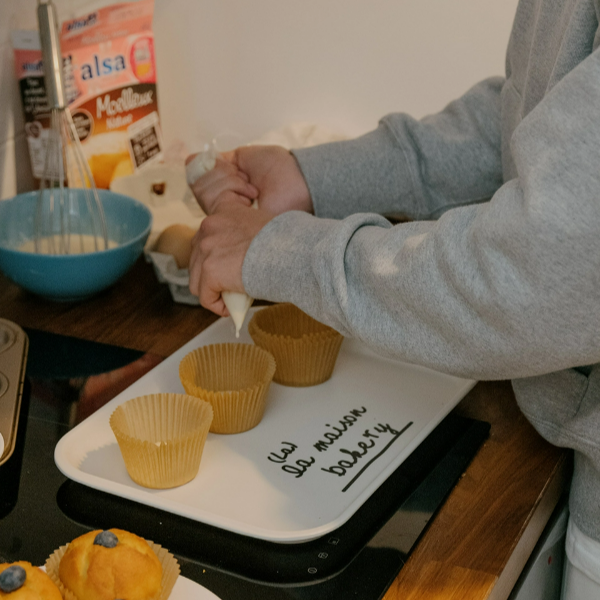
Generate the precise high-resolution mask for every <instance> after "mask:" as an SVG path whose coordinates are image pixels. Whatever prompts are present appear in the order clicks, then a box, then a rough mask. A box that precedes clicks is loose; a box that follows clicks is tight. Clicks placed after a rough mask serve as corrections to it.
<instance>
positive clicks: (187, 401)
mask: <svg viewBox="0 0 600 600" xmlns="http://www.w3.org/2000/svg"><path fill="white" fill-rule="evenodd" d="M212 419H213V409H212V406H211V405H210V404H209V403H208V402H204V401H202V400H200V399H199V398H195V397H192V396H188V395H186V394H150V395H148V396H139V397H138V398H133V399H131V400H128V401H127V402H125V403H124V404H121V405H120V406H118V407H117V408H116V409H115V410H114V412H113V413H112V415H111V416H110V421H109V422H110V427H111V429H112V430H113V433H114V434H115V437H116V438H117V442H118V444H119V448H120V450H121V455H122V456H123V460H124V461H125V467H126V468H127V472H128V473H129V476H130V477H131V479H133V481H135V482H136V483H137V484H139V485H142V486H144V487H148V488H155V489H164V488H172V487H176V486H179V485H183V484H184V483H187V482H188V481H191V480H192V479H193V478H194V477H195V476H196V475H197V474H198V469H199V468H200V460H201V459H202V451H203V450H204V444H205V442H206V436H207V435H208V431H209V429H210V425H211V422H212Z"/></svg>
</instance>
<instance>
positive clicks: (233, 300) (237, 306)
mask: <svg viewBox="0 0 600 600" xmlns="http://www.w3.org/2000/svg"><path fill="white" fill-rule="evenodd" d="M221 296H222V298H223V302H225V306H226V307H227V310H228V311H229V314H230V315H231V318H232V320H233V323H234V325H235V337H236V338H239V337H240V329H241V328H242V325H243V324H244V319H245V318H246V315H247V314H248V310H249V309H250V307H251V306H252V302H254V300H253V299H252V298H250V296H248V295H247V294H242V293H240V292H222V294H221Z"/></svg>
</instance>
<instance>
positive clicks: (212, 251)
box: [189, 202, 274, 317]
mask: <svg viewBox="0 0 600 600" xmlns="http://www.w3.org/2000/svg"><path fill="white" fill-rule="evenodd" d="M273 217H274V215H273V214H272V213H269V212H268V211H265V210H260V209H259V210H254V209H253V208H250V207H248V206H245V205H243V204H241V203H239V202H217V204H216V209H215V212H214V213H213V214H211V215H209V216H207V217H205V218H204V220H203V221H202V223H201V224H200V228H199V229H198V232H197V233H196V235H195V236H194V238H193V239H192V255H191V258H190V266H189V269H190V284H189V287H190V292H191V293H192V294H194V295H197V296H198V298H199V300H200V304H201V305H202V306H204V307H205V308H208V309H209V310H211V311H212V312H214V313H216V314H218V315H220V316H222V317H227V316H229V312H228V311H227V308H226V307H225V303H224V302H223V299H222V298H221V292H245V290H244V284H243V283H242V265H243V263H244V258H245V256H246V252H247V251H248V248H249V247H250V243H251V242H252V240H253V239H254V237H255V236H256V235H257V234H258V232H259V231H260V230H261V229H262V228H263V227H264V226H265V225H266V224H267V223H268V222H269V221H270V220H271V219H272V218H273Z"/></svg>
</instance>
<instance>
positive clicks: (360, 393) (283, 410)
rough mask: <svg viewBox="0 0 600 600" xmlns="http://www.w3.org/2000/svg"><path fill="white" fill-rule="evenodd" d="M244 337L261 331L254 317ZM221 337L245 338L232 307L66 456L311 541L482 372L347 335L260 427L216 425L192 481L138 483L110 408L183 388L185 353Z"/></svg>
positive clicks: (341, 519)
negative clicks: (443, 365) (453, 372)
mask: <svg viewBox="0 0 600 600" xmlns="http://www.w3.org/2000/svg"><path fill="white" fill-rule="evenodd" d="M255 310H260V309H256V308H254V309H251V311H250V313H249V315H248V318H247V319H249V318H250V317H251V315H252V313H253V312H254V311H255ZM237 341H238V342H246V343H252V340H251V338H250V336H249V334H248V331H247V328H246V327H244V329H243V330H242V332H240V338H239V340H237ZM218 342H236V338H235V333H234V329H233V324H232V322H231V319H219V320H218V321H217V322H215V323H214V324H213V325H211V326H210V327H209V328H207V329H206V330H205V331H203V332H202V333H201V334H200V335H198V336H197V337H195V338H194V339H192V340H191V341H190V342H188V343H187V344H186V345H184V346H183V347H182V348H180V349H179V350H178V351H177V352H175V353H174V354H172V355H171V356H170V357H168V358H167V359H165V360H164V361H163V362H162V363H161V364H159V365H158V366H157V367H155V368H154V369H153V370H152V371H150V372H149V373H147V374H146V375H144V376H143V377H142V378H141V379H139V380H138V381H137V382H136V383H134V384H133V385H132V386H130V387H129V388H128V389H126V390H125V391H123V392H122V393H121V394H119V395H118V396H116V397H115V398H114V399H113V400H111V401H110V402H109V403H108V404H106V405H105V406H104V407H102V408H101V409H99V410H98V411H97V412H95V413H94V414H93V415H91V416H90V417H88V418H87V419H86V420H85V421H83V422H82V423H81V424H79V425H78V426H77V427H75V428H74V429H72V430H71V431H70V432H69V433H67V434H66V435H65V436H64V437H63V438H62V439H61V440H60V441H59V443H58V445H57V446H56V451H55V461H56V464H57V466H58V468H59V469H60V470H61V471H62V472H63V473H64V474H65V475H66V476H67V477H69V478H70V479H73V480H74V481H78V482H79V483H82V484H84V485H87V486H89V487H92V488H95V489H98V490H102V491H105V492H109V493H112V494H115V495H118V496H121V497H123V498H128V499H130V500H135V501H137V502H141V503H142V504H147V505H150V506H154V507H157V508H159V509H163V510H166V511H169V512H171V513H175V514H178V515H181V516H184V517H187V518H190V519H193V520H196V521H200V522H204V523H208V524H210V525H214V526H216V527H220V528H223V529H227V530H229V531H233V532H236V533H241V534H243V535H247V536H251V537H255V538H259V539H265V540H270V541H275V542H300V541H307V540H310V539H314V538H317V537H320V536H323V535H325V534H326V533H328V532H330V531H332V530H334V529H336V528H338V527H339V526H341V525H342V524H343V523H345V522H346V521H347V520H348V519H349V518H350V517H351V516H352V515H353V514H354V513H355V512H356V510H357V509H358V508H359V507H360V506H361V505H362V504H363V502H364V501H365V500H366V499H367V498H368V497H369V496H370V495H371V494H372V493H373V491H374V490H376V489H377V488H378V487H379V485H380V484H381V483H383V481H385V479H386V478H387V477H388V476H389V475H390V474H391V473H392V472H393V471H394V470H395V469H396V468H397V467H398V466H399V465H400V464H401V463H402V462H403V461H404V460H405V459H406V458H407V457H408V456H409V455H410V453H411V452H412V451H413V450H414V449H415V448H416V447H417V446H418V445H419V444H420V443H421V442H422V441H423V440H424V439H425V438H426V437H427V435H428V434H429V433H430V432H431V431H432V430H433V429H434V427H435V426H436V425H437V424H438V423H439V422H440V421H441V420H442V419H443V418H444V417H445V416H446V415H447V414H448V413H449V412H450V410H452V408H453V407H454V406H456V404H457V403H458V402H459V401H460V399H461V398H462V397H463V396H464V395H465V394H466V393H467V392H468V391H469V390H470V389H471V388H472V387H473V385H474V383H475V382H474V381H472V380H465V379H459V378H457V377H451V376H448V375H444V374H442V373H438V372H435V371H431V370H429V369H424V368H421V367H416V366H413V365H408V364H406V363H402V362H399V361H394V360H390V359H387V358H383V357H381V356H379V355H376V354H374V353H372V352H371V351H369V350H368V349H367V348H366V347H365V346H364V345H362V344H361V343H359V342H357V341H355V340H349V339H345V340H344V342H343V344H342V348H341V350H340V354H339V356H338V360H337V363H336V366H335V369H334V372H333V376H332V378H331V379H330V380H329V381H326V382H325V383H322V384H320V385H317V386H312V387H307V388H292V387H285V386H282V385H278V384H275V383H273V384H271V387H270V389H269V396H268V403H267V408H266V410H265V415H264V417H263V419H262V421H261V422H260V424H259V425H258V426H257V427H255V428H254V429H252V430H250V431H247V432H244V433H241V434H237V435H217V434H209V436H208V440H207V442H206V446H205V449H204V454H203V457H202V463H201V465H200V471H199V473H198V475H197V477H196V478H195V479H194V480H193V481H191V482H190V483H188V484H186V485H183V486H181V487H178V488H173V489H168V490H151V489H147V488H144V487H141V486H139V485H137V484H135V483H134V482H133V481H132V480H131V479H130V478H129V476H128V474H127V471H126V469H125V464H124V463H123V459H122V457H121V454H120V451H119V447H118V445H117V442H116V440H115V437H114V435H113V433H112V431H111V429H110V426H109V424H108V420H109V417H110V415H111V413H112V412H113V411H114V409H115V408H116V407H117V406H118V405H119V404H122V403H123V402H125V401H127V400H129V399H131V398H133V397H136V396H140V395H144V394H149V393H156V392H175V393H183V391H184V390H183V386H182V385H181V382H180V381H179V363H180V361H181V359H182V358H183V357H184V356H185V355H186V354H187V353H188V352H190V351H191V350H193V349H194V348H197V347H199V346H202V345H206V344H211V343H218Z"/></svg>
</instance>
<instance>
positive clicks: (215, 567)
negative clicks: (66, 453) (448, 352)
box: [0, 330, 489, 600]
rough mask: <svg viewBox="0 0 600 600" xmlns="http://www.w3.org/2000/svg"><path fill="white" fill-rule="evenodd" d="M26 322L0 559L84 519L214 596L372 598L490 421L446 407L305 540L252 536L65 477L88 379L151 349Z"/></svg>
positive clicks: (25, 552)
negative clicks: (120, 532)
mask: <svg viewBox="0 0 600 600" xmlns="http://www.w3.org/2000/svg"><path fill="white" fill-rule="evenodd" d="M26 333H27V334H28V337H29V357H28V363H27V372H26V384H25V388H24V394H23V402H22V406H21V420H20V424H19V429H18V438H17V445H16V449H15V452H14V454H13V456H12V457H11V459H10V460H9V461H8V462H7V463H6V464H5V465H2V467H0V557H3V558H4V559H6V560H8V561H14V560H28V561H30V562H32V563H34V564H43V563H44V561H45V559H46V557H47V556H48V555H49V554H50V553H51V552H52V551H53V550H54V549H55V548H57V547H58V546H60V545H62V544H65V543H67V542H68V541H70V540H71V539H73V538H75V537H77V536H78V535H81V534H82V533H85V532H86V531H89V530H90V529H106V528H110V527H119V528H122V529H128V530H130V531H133V532H135V533H137V534H138V535H141V536H143V537H145V538H147V539H152V540H153V541H154V542H156V543H159V544H161V545H162V546H164V547H166V548H168V549H169V550H170V551H171V552H173V553H174V554H175V555H176V556H177V558H178V560H179V562H180V564H181V572H182V575H184V576H186V577H188V578H190V579H192V580H194V581H196V582H198V583H200V584H201V585H203V586H205V587H206V588H208V589H209V590H211V591H212V592H214V593H215V594H216V595H217V596H219V597H220V598H221V599H222V600H229V599H233V598H235V599H236V600H238V599H242V600H245V599H248V600H251V599H255V598H256V599H259V598H260V599H264V600H271V599H272V600H286V599H303V598H304V599H307V600H310V599H313V598H314V599H317V598H318V599H319V600H328V599H332V600H333V599H342V598H343V599H345V598H356V599H361V600H378V599H379V598H381V597H382V596H383V595H384V593H385V591H386V590H387V588H388V587H389V585H390V584H391V582H392V581H393V579H394V578H395V577H396V575H397V574H398V572H399V571H400V569H401V568H402V566H403V565H404V564H405V562H406V560H407V558H408V557H409V556H410V553H411V551H412V549H413V548H414V546H415V544H416V542H417V541H418V539H419V538H420V537H421V535H422V534H423V533H424V531H425V530H426V528H427V526H428V524H429V523H430V521H431V520H432V519H433V518H434V516H435V514H436V512H437V510H438V509H439V507H440V506H441V505H442V504H443V502H444V500H445V498H446V497H447V495H448V494H449V492H450V491H451V490H452V488H453V487H454V485H455V484H456V482H457V481H458V479H459V478H460V476H461V475H462V473H463V472H464V470H465V468H466V467H467V465H468V464H469V462H470V461H471V459H472V457H473V456H474V454H475V453H476V452H477V450H478V448H479V446H480V445H481V443H482V442H483V441H484V440H485V438H486V437H487V435H488V432H489V425H488V424H487V423H482V422H480V421H475V420H471V419H467V418H464V417H460V416H457V415H455V414H453V413H451V414H450V415H448V416H447V417H446V418H445V419H444V420H443V421H442V422H441V423H440V424H439V425H438V426H437V427H436V429H435V430H434V431H433V432H432V433H431V434H430V435H429V436H428V438H427V439H426V440H425V441H424V442H423V443H422V444H421V445H420V446H419V447H418V448H417V449H416V450H415V451H414V452H413V453H412V454H411V456H410V457H409V458H408V459H407V460H406V461H404V463H403V464H402V465H400V466H399V467H398V468H397V469H396V471H395V472H394V473H393V474H392V475H391V476H390V477H389V478H388V479H387V480H386V481H385V482H384V483H383V484H382V485H381V486H380V487H379V488H378V489H377V490H376V492H375V493H374V494H373V495H372V497H371V498H370V499H369V500H367V501H366V502H365V503H364V504H363V506H362V507H361V508H360V509H359V510H358V511H357V512H356V513H355V514H354V515H353V516H352V517H351V518H350V520H349V521H347V522H346V523H345V524H344V525H342V526H341V527H340V528H338V529H337V530H335V531H333V532H330V533H329V534H327V535H326V536H324V537H322V538H318V539H316V540H312V541H309V542H304V543H293V544H278V543H273V542H267V541H264V540H257V539H254V538H249V537H245V536H242V535H239V534H235V533H232V532H228V531H224V530H221V529H218V528H215V527H212V526H209V525H205V524H202V523H198V522H196V521H192V520H189V519H186V518H184V517H180V516H177V515H173V514H170V513H166V512H164V511H161V510H158V509H155V508H153V507H149V506H145V505H141V504H138V503H135V502H132V501H130V500H125V499H122V498H119V497H116V496H112V495H110V494H107V493H104V492H99V491H96V490H93V489H91V488H88V487H85V486H83V485H81V484H78V483H76V482H73V481H70V480H67V479H66V478H65V477H64V476H63V475H62V474H61V473H60V472H59V471H58V469H57V468H56V466H55V464H54V459H53V453H54V447H55V446H56V443H57V442H58V440H59V439H60V438H61V437H62V435H64V434H65V433H66V432H67V431H68V430H69V429H70V428H71V427H72V426H74V425H75V424H76V423H77V419H78V415H81V414H83V415H85V412H86V411H85V410H82V404H84V396H85V400H87V399H89V396H90V394H89V388H90V382H91V384H95V385H96V387H98V381H100V382H101V381H102V376H106V374H108V377H106V380H114V379H115V377H114V374H115V373H120V374H123V371H124V370H127V369H129V371H130V372H129V373H128V375H127V376H129V377H131V373H133V372H135V369H133V368H132V365H136V364H137V365H140V364H142V363H144V364H152V360H148V356H147V355H146V356H144V355H142V354H141V353H139V352H136V351H132V350H128V349H124V348H117V347H114V346H109V345H105V344H97V343H92V342H86V341H82V340H77V339H75V338H70V337H66V336H58V335H53V334H48V333H43V332H40V331H36V330H26ZM140 374H141V373H140ZM86 384H87V385H86ZM92 387H93V386H92ZM84 390H87V391H86V392H85V394H84V393H83V391H84ZM105 395H106V393H105ZM113 395H114V394H113ZM98 396H100V397H101V396H102V393H99V394H98V393H97V394H96V397H98ZM108 399H110V397H106V398H104V400H105V401H107V400H108ZM83 408H85V407H83ZM87 411H88V412H89V407H88V408H87Z"/></svg>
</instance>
